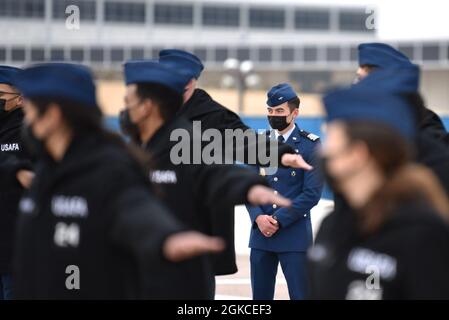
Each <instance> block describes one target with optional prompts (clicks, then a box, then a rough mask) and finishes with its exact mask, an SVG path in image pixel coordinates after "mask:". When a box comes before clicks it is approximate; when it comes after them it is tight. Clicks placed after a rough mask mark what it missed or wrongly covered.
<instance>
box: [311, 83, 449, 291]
mask: <svg viewBox="0 0 449 320" xmlns="http://www.w3.org/2000/svg"><path fill="white" fill-rule="evenodd" d="M324 103H325V106H326V110H327V113H328V121H329V124H328V131H327V140H326V143H325V146H324V148H323V152H322V156H323V170H324V172H325V173H326V176H327V178H328V182H329V183H330V184H331V186H332V187H333V189H334V190H336V191H338V192H339V193H340V195H341V196H342V197H343V198H344V200H345V206H344V207H340V209H339V210H338V211H336V212H334V213H331V214H330V215H329V216H328V217H327V218H326V219H325V220H324V221H323V223H322V226H321V229H320V231H319V234H318V237H317V240H316V243H315V246H314V247H312V248H311V249H310V250H309V253H308V258H309V272H310V273H309V275H310V287H309V288H310V291H309V297H310V298H312V299H443V298H444V299H448V298H449V277H448V276H447V270H448V269H449V228H448V224H447V222H448V215H449V202H448V199H447V197H446V196H445V194H444V191H443V190H442V188H441V186H440V184H439V183H438V180H437V179H436V177H435V176H434V175H433V174H432V173H431V172H430V170H428V169H426V168H425V167H423V166H421V165H417V164H412V163H411V162H410V159H411V153H410V152H411V147H410V146H411V144H410V141H411V139H413V135H414V133H415V120H414V119H413V113H412V112H411V108H410V106H408V105H407V100H406V99H404V98H403V97H401V96H398V95H393V94H391V93H388V92H386V91H384V90H379V89H375V88H373V87H371V88H366V87H361V86H355V87H353V88H352V89H349V90H343V91H338V92H334V93H331V94H329V95H328V96H326V97H325V98H324Z"/></svg>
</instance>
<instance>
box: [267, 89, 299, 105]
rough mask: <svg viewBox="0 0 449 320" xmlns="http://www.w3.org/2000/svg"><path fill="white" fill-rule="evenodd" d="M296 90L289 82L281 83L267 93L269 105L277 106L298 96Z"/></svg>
mask: <svg viewBox="0 0 449 320" xmlns="http://www.w3.org/2000/svg"><path fill="white" fill-rule="evenodd" d="M296 97H297V95H296V92H295V90H293V88H292V87H291V85H289V84H288V83H281V84H278V85H276V86H274V87H273V88H271V89H270V91H268V93H267V98H268V100H267V105H268V106H269V107H271V108H272V107H276V106H278V105H280V104H283V103H284V102H287V101H290V100H292V99H293V98H296Z"/></svg>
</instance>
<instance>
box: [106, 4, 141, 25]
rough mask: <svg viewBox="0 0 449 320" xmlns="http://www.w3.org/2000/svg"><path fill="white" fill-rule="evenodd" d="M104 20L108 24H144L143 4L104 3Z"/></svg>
mask: <svg viewBox="0 0 449 320" xmlns="http://www.w3.org/2000/svg"><path fill="white" fill-rule="evenodd" d="M104 19H105V21H109V22H128V23H144V22H145V3H142V2H111V1H106V2H105V7H104Z"/></svg>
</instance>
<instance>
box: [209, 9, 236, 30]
mask: <svg viewBox="0 0 449 320" xmlns="http://www.w3.org/2000/svg"><path fill="white" fill-rule="evenodd" d="M239 24H240V9H239V7H212V6H204V7H203V25H205V26H220V27H238V26H239Z"/></svg>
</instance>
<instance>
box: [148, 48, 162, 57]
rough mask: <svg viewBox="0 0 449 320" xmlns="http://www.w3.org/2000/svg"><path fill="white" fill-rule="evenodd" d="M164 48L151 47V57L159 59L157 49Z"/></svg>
mask: <svg viewBox="0 0 449 320" xmlns="http://www.w3.org/2000/svg"><path fill="white" fill-rule="evenodd" d="M163 49H164V48H153V49H152V50H151V58H152V59H159V51H161V50H163Z"/></svg>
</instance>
